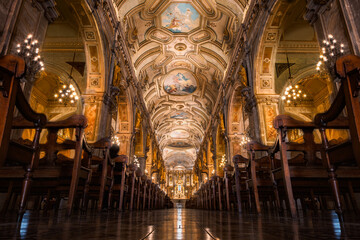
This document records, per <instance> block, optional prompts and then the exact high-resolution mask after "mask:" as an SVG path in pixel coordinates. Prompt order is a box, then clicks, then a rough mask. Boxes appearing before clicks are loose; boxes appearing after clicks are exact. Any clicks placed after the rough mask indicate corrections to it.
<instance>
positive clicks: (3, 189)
mask: <svg viewBox="0 0 360 240" xmlns="http://www.w3.org/2000/svg"><path fill="white" fill-rule="evenodd" d="M24 72H25V63H24V60H23V59H21V58H19V57H15V56H11V55H8V56H4V57H1V58H0V111H1V114H0V193H4V194H5V195H6V197H5V201H4V204H3V206H2V209H1V212H2V213H3V214H4V213H6V212H7V211H8V210H9V209H10V210H11V209H14V208H16V205H17V204H18V206H19V207H18V220H19V221H20V220H21V219H22V217H23V214H24V212H25V210H26V209H27V208H29V206H28V203H29V199H32V200H33V201H32V202H33V209H44V210H48V209H50V208H54V209H59V207H60V203H61V200H67V201H66V202H67V205H66V213H67V215H70V214H72V212H73V209H79V210H80V211H81V212H83V213H85V212H86V211H87V209H88V208H89V205H90V207H91V208H96V209H97V210H103V209H118V210H125V209H128V210H144V209H159V208H165V207H171V206H172V203H171V201H170V198H169V197H168V196H167V195H166V194H165V192H164V191H162V190H161V189H160V187H159V186H158V185H156V184H154V183H152V182H151V180H149V179H147V177H146V175H143V173H142V171H141V169H140V168H138V167H137V166H136V165H134V164H128V159H127V156H124V155H118V154H117V153H118V151H119V149H117V152H115V153H114V152H113V156H111V151H112V146H111V141H110V139H107V138H104V139H100V140H99V141H97V142H95V143H88V142H87V141H86V137H85V133H84V130H85V128H86V127H87V119H86V117H85V116H83V115H75V116H71V117H69V118H68V119H66V120H62V121H55V122H52V121H47V118H46V116H45V115H43V114H38V113H36V112H34V111H33V110H32V109H31V107H30V105H29V104H28V102H27V100H26V99H25V97H24V95H23V92H22V90H21V86H20V80H19V79H20V77H21V76H22V75H23V74H24ZM15 106H16V109H17V111H18V112H19V113H18V114H14V111H15ZM14 115H18V116H19V117H14ZM24 130H26V131H28V132H29V133H30V134H29V135H30V136H31V139H30V140H29V139H22V138H17V139H16V136H19V135H20V134H19V132H20V133H21V132H22V131H24ZM64 131H67V132H69V133H70V135H71V136H72V138H71V140H69V139H65V138H63V137H62V133H63V132H64ZM14 136H15V138H14ZM14 139H15V140H14ZM89 203H91V204H89Z"/></svg>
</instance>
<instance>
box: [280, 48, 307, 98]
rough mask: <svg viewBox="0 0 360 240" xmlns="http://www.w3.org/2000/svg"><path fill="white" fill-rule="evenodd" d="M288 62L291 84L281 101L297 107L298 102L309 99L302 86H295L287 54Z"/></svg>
mask: <svg viewBox="0 0 360 240" xmlns="http://www.w3.org/2000/svg"><path fill="white" fill-rule="evenodd" d="M286 61H287V65H288V70H289V78H288V82H289V83H290V85H289V86H287V87H286V88H285V92H284V94H283V95H282V96H281V99H282V100H283V101H284V102H285V103H287V104H295V105H296V104H297V102H300V101H302V100H304V99H305V98H306V97H307V95H306V93H305V92H304V91H303V90H302V89H301V86H300V85H299V84H293V78H292V76H291V70H290V63H289V57H288V55H287V53H286Z"/></svg>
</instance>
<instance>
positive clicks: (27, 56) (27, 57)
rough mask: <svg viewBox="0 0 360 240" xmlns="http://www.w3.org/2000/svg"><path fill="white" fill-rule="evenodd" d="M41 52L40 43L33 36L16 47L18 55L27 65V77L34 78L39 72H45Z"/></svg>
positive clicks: (29, 36)
mask: <svg viewBox="0 0 360 240" xmlns="http://www.w3.org/2000/svg"><path fill="white" fill-rule="evenodd" d="M39 51H40V50H39V42H38V40H36V39H33V35H32V34H29V35H27V37H26V38H25V39H24V41H23V42H22V43H18V44H17V45H16V54H17V55H19V56H20V57H22V58H23V59H24V61H25V63H26V67H27V75H29V74H30V75H32V76H34V75H35V74H36V73H37V72H38V71H44V70H45V67H44V63H43V61H42V60H41V56H40V53H39ZM28 80H32V79H28Z"/></svg>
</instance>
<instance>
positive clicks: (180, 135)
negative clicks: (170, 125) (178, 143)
mask: <svg viewBox="0 0 360 240" xmlns="http://www.w3.org/2000/svg"><path fill="white" fill-rule="evenodd" d="M170 136H171V137H172V138H188V137H190V135H189V133H188V132H187V131H185V130H175V131H172V132H171V133H170Z"/></svg>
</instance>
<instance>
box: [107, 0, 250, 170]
mask: <svg viewBox="0 0 360 240" xmlns="http://www.w3.org/2000/svg"><path fill="white" fill-rule="evenodd" d="M114 3H115V5H116V7H117V11H118V15H119V19H121V23H122V25H123V29H124V30H125V34H126V40H127V44H128V47H129V49H130V51H131V55H132V56H131V58H132V62H133V66H134V68H135V73H136V74H137V77H138V80H139V81H140V83H141V88H142V91H143V96H144V100H145V103H146V107H147V109H148V112H149V114H150V117H151V121H152V124H153V127H154V130H155V134H156V140H157V141H158V144H159V146H160V149H161V150H162V156H163V159H164V161H165V165H166V166H167V167H170V168H172V169H175V168H179V169H180V168H185V169H191V168H192V167H193V164H194V161H195V159H196V154H197V151H198V150H199V147H200V144H201V142H202V141H203V138H204V133H205V128H206V126H207V124H208V121H209V118H210V115H211V113H212V110H213V106H214V104H215V101H216V96H217V95H218V89H219V86H220V84H221V83H222V81H223V76H224V75H225V72H226V71H227V67H228V62H229V60H230V58H231V56H232V48H233V46H234V41H235V38H236V33H237V32H238V30H239V27H240V25H241V23H242V21H243V14H244V11H245V7H246V3H247V1H246V0H236V1H235V0H234V1H228V0H226V1H225V0H193V1H184V0H182V1H179V0H177V1H176V0H173V1H165V0H146V1H141V0H122V1H121V0H117V1H114Z"/></svg>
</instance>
